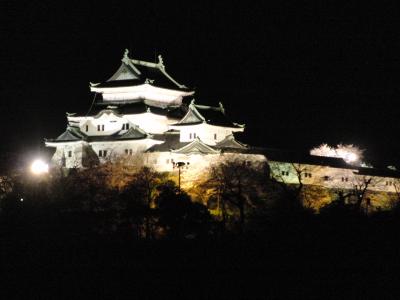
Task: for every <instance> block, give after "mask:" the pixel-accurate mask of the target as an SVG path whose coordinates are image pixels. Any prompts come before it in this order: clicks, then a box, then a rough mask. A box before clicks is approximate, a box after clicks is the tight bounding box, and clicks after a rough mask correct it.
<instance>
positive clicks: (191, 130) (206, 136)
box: [170, 123, 243, 146]
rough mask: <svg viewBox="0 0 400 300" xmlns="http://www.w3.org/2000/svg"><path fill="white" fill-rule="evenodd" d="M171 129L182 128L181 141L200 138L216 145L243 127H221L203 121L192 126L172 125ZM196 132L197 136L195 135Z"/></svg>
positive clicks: (208, 143)
mask: <svg viewBox="0 0 400 300" xmlns="http://www.w3.org/2000/svg"><path fill="white" fill-rule="evenodd" d="M170 128H171V129H176V130H180V141H181V142H191V141H193V140H195V139H196V137H198V138H200V139H201V141H202V142H204V143H206V144H207V145H211V146H214V145H215V144H217V143H218V142H220V141H222V140H223V139H225V138H226V137H227V136H228V135H230V134H232V132H237V131H243V128H230V127H220V126H213V125H209V124H207V123H201V124H197V125H191V126H173V125H172V126H170ZM194 134H196V137H195V135H194Z"/></svg>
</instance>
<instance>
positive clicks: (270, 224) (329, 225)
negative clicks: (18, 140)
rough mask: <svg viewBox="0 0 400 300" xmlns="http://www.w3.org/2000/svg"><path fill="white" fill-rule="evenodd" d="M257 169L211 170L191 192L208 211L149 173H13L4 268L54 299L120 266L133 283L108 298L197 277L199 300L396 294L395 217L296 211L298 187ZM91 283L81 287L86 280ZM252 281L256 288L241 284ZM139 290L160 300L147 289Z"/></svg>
mask: <svg viewBox="0 0 400 300" xmlns="http://www.w3.org/2000/svg"><path fill="white" fill-rule="evenodd" d="M264 167H265V166H264ZM264 167H263V168H260V169H259V170H254V169H252V170H250V169H247V168H248V166H244V165H243V164H242V165H237V164H234V163H232V165H230V164H226V165H225V166H223V168H221V169H216V170H213V172H212V173H211V174H212V175H213V178H212V180H209V181H207V182H206V183H204V184H203V185H202V186H198V188H199V189H203V190H204V195H207V198H208V201H207V202H202V201H199V199H198V198H196V197H195V196H191V195H189V194H188V193H186V192H185V191H183V190H179V189H178V187H177V185H176V183H175V182H174V181H172V180H171V179H170V178H169V177H168V174H161V173H158V172H155V171H154V170H152V169H150V168H146V167H141V168H139V169H137V170H133V171H132V170H123V172H125V173H124V176H123V177H124V178H125V179H124V184H123V185H121V184H120V182H121V181H120V180H115V178H116V177H115V176H116V175H118V174H113V172H111V171H110V168H108V167H99V168H93V169H90V170H88V169H87V170H70V171H69V172H64V171H57V170H53V172H51V173H50V174H48V175H46V176H44V177H32V176H31V175H20V176H14V177H13V178H12V180H11V181H10V182H8V183H7V184H8V186H9V188H8V189H3V193H2V198H1V212H0V233H1V250H2V267H3V268H4V269H6V270H8V272H9V274H11V275H13V274H14V275H13V276H14V277H18V276H20V274H21V272H22V273H24V274H25V275H24V276H28V277H29V278H31V279H30V281H22V282H21V283H20V285H22V286H24V285H26V287H27V286H28V285H29V290H30V289H31V288H32V287H31V285H34V286H37V287H38V289H39V287H40V291H41V293H49V294H50V295H54V293H58V289H57V287H58V284H59V282H61V281H66V282H72V283H73V284H72V285H71V286H70V287H69V288H68V292H72V293H73V294H74V295H75V296H76V295H80V293H81V292H82V290H83V291H85V289H86V292H87V293H89V294H91V293H92V292H93V291H94V290H96V291H98V289H99V286H102V285H104V284H105V283H104V282H106V283H110V282H115V281H116V280H117V279H116V278H115V277H114V276H115V273H113V271H114V270H115V268H117V269H118V270H123V271H127V272H128V273H129V274H130V276H131V277H129V278H128V277H124V278H120V279H118V282H120V284H121V285H120V286H118V287H109V292H110V293H111V291H112V292H113V293H114V294H115V295H118V294H120V293H123V292H124V291H126V289H125V288H126V287H127V286H129V285H130V283H131V282H132V280H133V279H132V278H133V277H135V280H136V281H135V282H137V283H138V285H141V284H144V286H147V287H149V286H153V285H156V286H157V287H158V289H161V290H162V289H165V288H167V290H168V288H169V292H171V286H174V287H176V288H178V286H179V288H180V289H182V288H183V289H184V288H185V287H187V283H188V282H189V281H190V280H191V279H194V278H196V279H195V280H198V281H199V282H201V284H202V286H203V287H207V289H206V290H205V291H203V292H202V293H204V294H202V295H204V296H206V297H210V296H215V295H216V294H215V293H217V294H218V293H222V294H223V295H225V296H226V295H231V296H243V297H245V296H248V295H251V294H252V295H254V293H255V292H256V291H257V294H258V293H259V292H260V289H261V290H262V292H263V293H264V294H263V296H265V297H267V296H272V297H274V296H276V297H279V296H282V295H286V293H288V292H291V291H293V294H291V295H292V296H295V297H301V295H306V294H307V292H309V291H310V290H311V291H316V290H317V289H318V288H321V287H323V288H324V289H325V290H326V291H327V293H329V292H338V290H336V289H335V284H336V283H338V282H341V281H343V280H344V281H345V283H346V284H347V285H348V288H347V290H346V292H347V293H350V294H351V295H359V294H360V293H361V294H363V293H366V292H367V291H369V290H371V289H372V288H375V287H377V285H378V288H379V292H380V293H381V295H389V294H390V295H391V291H392V289H391V288H392V286H394V285H395V282H396V281H395V279H396V278H397V277H392V276H390V273H391V271H392V270H394V269H396V268H397V267H398V266H400V256H399V255H398V253H400V252H399V251H400V245H399V242H398V232H397V231H398V228H399V226H400V208H399V207H397V206H395V207H394V209H392V210H390V211H381V212H376V213H375V214H366V213H365V211H364V210H360V209H359V208H358V206H356V205H353V204H352V203H348V202H347V201H345V199H343V197H342V196H341V195H340V194H339V193H338V196H337V199H336V200H334V201H332V203H331V204H329V205H327V206H325V207H323V208H321V210H320V211H319V213H318V214H316V213H315V212H313V211H310V210H309V209H307V208H305V207H304V205H302V203H301V201H300V199H299V198H298V197H297V196H298V194H297V192H296V191H297V190H296V187H293V190H292V192H290V189H291V187H290V186H287V187H284V188H283V187H282V185H281V184H280V183H276V182H275V181H274V180H273V179H271V178H270V177H269V176H268V168H264ZM249 168H250V167H249ZM118 176H119V175H118ZM117 178H118V177H117ZM3 183H4V184H5V182H4V181H3ZM4 186H5V185H3V187H4ZM203 199H204V198H203ZM26 266H28V268H27V269H25V267H26ZM38 266H40V267H38ZM43 268H45V269H43ZM47 268H52V269H53V270H54V269H55V270H56V273H57V274H58V276H59V277H57V278H56V279H55V278H51V276H50V274H51V272H50V273H49V272H48V271H47V270H48V269H47ZM21 270H23V271H21ZM44 270H46V271H44ZM155 270H157V271H155ZM182 270H186V271H182ZM190 270H191V271H190ZM249 270H252V271H249ZM118 272H120V271H118ZM121 272H122V271H121ZM160 272H161V273H160ZM177 272H185V273H182V274H185V275H179V276H178V275H176V273H177ZM187 272H189V273H190V274H187ZM17 274H18V276H17ZM89 274H90V276H92V277H91V280H92V284H89V285H88V284H87V280H84V281H83V279H82V278H86V277H87V276H88V275H89ZM118 274H119V273H118ZM156 274H158V275H156ZM160 274H162V275H160ZM43 276H44V278H45V279H44V280H41V279H39V278H43ZM190 276H193V277H190ZM196 276H198V277H196ZM247 278H251V280H252V284H251V285H244V282H245V280H246V279H247ZM54 282H57V284H55V283H54ZM81 282H85V285H83V284H82V283H81ZM226 282H229V288H228V287H227V286H226V284H227V283H226ZM282 284H284V285H285V287H284V288H281V287H280V285H282ZM106 285H107V284H106ZM101 288H102V289H103V288H104V289H106V287H101ZM222 291H224V292H222ZM142 293H143V290H142ZM144 293H145V294H144V295H145V296H149V295H159V294H158V290H155V289H152V288H147V289H145V291H144ZM167 294H168V293H167ZM289 294H290V293H289Z"/></svg>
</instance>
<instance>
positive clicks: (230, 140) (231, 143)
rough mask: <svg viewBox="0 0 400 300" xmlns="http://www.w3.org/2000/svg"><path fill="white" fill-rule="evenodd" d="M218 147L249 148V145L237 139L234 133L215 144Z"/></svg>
mask: <svg viewBox="0 0 400 300" xmlns="http://www.w3.org/2000/svg"><path fill="white" fill-rule="evenodd" d="M215 147H216V148H237V149H247V148H248V147H247V145H245V144H242V143H241V142H239V141H237V140H235V137H234V136H233V134H230V135H228V136H226V137H225V138H224V139H223V140H222V141H220V142H219V143H217V144H216V145H215Z"/></svg>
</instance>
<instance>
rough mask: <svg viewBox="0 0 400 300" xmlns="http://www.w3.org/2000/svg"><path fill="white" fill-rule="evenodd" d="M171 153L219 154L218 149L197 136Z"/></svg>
mask: <svg viewBox="0 0 400 300" xmlns="http://www.w3.org/2000/svg"><path fill="white" fill-rule="evenodd" d="M172 152H173V153H180V154H219V153H220V151H219V150H216V149H213V148H212V147H210V146H208V145H207V144H205V143H203V142H202V141H201V140H200V139H199V138H196V139H195V140H194V141H193V142H191V143H189V144H187V145H185V146H183V147H182V148H180V149H176V150H172Z"/></svg>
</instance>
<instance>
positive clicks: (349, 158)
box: [344, 153, 358, 163]
mask: <svg viewBox="0 0 400 300" xmlns="http://www.w3.org/2000/svg"><path fill="white" fill-rule="evenodd" d="M344 159H345V161H347V162H349V163H352V162H355V161H357V160H358V156H357V154H355V153H347V154H346V157H345V158H344Z"/></svg>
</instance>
